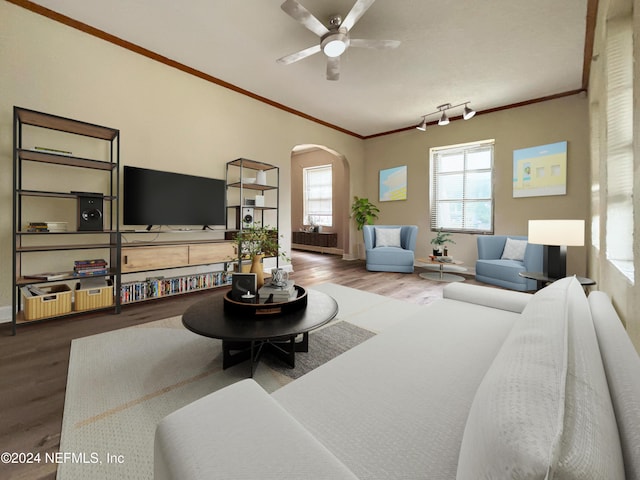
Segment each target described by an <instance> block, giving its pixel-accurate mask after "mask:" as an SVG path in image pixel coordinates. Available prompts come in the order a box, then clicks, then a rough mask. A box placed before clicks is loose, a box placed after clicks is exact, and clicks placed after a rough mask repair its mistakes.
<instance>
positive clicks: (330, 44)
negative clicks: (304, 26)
mask: <svg viewBox="0 0 640 480" xmlns="http://www.w3.org/2000/svg"><path fill="white" fill-rule="evenodd" d="M320 45H321V47H322V51H323V52H324V54H325V55H326V56H327V57H332V58H333V57H339V56H340V55H342V54H343V53H344V51H345V50H346V49H347V47H348V46H349V37H347V35H346V34H345V33H342V32H332V33H330V34H328V35H327V36H325V37H324V38H323V39H322V43H321V44H320Z"/></svg>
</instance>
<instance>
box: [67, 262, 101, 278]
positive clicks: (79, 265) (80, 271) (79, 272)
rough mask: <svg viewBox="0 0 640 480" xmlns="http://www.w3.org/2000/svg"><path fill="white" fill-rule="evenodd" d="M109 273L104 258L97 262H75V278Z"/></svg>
mask: <svg viewBox="0 0 640 480" xmlns="http://www.w3.org/2000/svg"><path fill="white" fill-rule="evenodd" d="M108 272H109V269H108V268H107V261H106V260H104V259H102V258H98V259H95V260H76V261H75V262H73V275H74V276H75V277H89V276H91V275H106V274H107V273H108Z"/></svg>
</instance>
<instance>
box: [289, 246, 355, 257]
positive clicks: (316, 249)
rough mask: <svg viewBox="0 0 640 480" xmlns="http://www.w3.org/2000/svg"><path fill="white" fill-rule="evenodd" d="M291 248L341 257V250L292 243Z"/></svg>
mask: <svg viewBox="0 0 640 480" xmlns="http://www.w3.org/2000/svg"><path fill="white" fill-rule="evenodd" d="M291 248H292V249H293V250H305V251H307V252H318V253H328V254H331V255H342V254H343V250H342V249H341V248H336V247H319V246H317V245H302V244H299V243H292V244H291Z"/></svg>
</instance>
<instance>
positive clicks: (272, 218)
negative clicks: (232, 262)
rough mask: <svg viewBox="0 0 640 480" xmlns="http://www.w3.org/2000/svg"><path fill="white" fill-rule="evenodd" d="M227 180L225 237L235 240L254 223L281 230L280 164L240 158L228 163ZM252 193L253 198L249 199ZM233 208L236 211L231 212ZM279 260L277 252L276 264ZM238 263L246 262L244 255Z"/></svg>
mask: <svg viewBox="0 0 640 480" xmlns="http://www.w3.org/2000/svg"><path fill="white" fill-rule="evenodd" d="M225 180H226V185H227V228H228V229H229V230H227V233H226V235H225V238H227V239H234V238H235V236H236V234H237V232H239V231H242V230H244V229H245V228H247V227H249V226H252V225H254V224H258V225H261V226H263V227H273V228H275V230H276V231H277V232H279V231H280V228H279V227H280V225H279V212H278V210H279V208H280V168H279V167H277V166H276V165H272V164H270V163H265V162H259V161H256V160H250V159H248V158H236V159H235V160H231V161H230V162H227V168H226V175H225ZM250 196H253V198H249V197H250ZM258 199H260V202H259V201H258ZM229 211H231V212H232V214H231V215H229V213H228V212H229ZM271 222H272V223H271ZM278 262H279V258H278V256H277V255H276V265H278ZM238 263H239V264H241V263H242V259H241V258H238Z"/></svg>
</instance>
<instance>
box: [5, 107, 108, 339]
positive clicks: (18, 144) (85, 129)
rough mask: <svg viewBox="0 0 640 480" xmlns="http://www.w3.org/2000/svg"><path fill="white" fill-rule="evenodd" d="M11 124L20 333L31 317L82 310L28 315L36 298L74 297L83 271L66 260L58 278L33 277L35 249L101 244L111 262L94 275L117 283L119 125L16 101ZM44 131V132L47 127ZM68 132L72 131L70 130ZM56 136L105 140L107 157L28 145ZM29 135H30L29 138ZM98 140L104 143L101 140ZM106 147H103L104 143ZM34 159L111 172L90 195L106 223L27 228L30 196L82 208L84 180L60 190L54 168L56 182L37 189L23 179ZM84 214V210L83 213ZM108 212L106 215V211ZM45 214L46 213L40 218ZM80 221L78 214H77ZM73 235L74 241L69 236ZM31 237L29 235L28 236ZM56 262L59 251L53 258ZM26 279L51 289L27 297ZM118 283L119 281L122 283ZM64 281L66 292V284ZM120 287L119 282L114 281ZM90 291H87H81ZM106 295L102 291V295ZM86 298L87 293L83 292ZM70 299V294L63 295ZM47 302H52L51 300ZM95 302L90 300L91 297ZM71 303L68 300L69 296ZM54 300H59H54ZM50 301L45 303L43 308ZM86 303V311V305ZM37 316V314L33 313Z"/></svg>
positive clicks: (14, 315)
mask: <svg viewBox="0 0 640 480" xmlns="http://www.w3.org/2000/svg"><path fill="white" fill-rule="evenodd" d="M13 120H14V122H13V124H14V148H13V160H14V169H13V171H14V174H13V190H14V197H13V198H14V200H13V253H14V255H13V306H12V333H13V334H14V335H15V334H16V326H17V325H18V324H20V323H22V322H32V321H39V320H46V319H48V318H52V317H59V316H67V315H74V314H76V313H80V311H74V310H73V309H72V308H71V307H64V308H62V309H56V308H53V309H51V311H53V312H54V313H53V314H51V315H49V314H46V313H45V314H42V315H35V318H33V319H29V318H27V317H28V315H25V310H26V308H25V307H26V306H27V303H29V306H30V307H31V308H32V309H33V305H35V304H36V303H38V305H42V308H43V309H44V310H47V311H48V310H50V308H49V307H50V306H51V305H54V304H55V303H57V302H61V301H62V299H61V298H58V297H59V296H60V297H62V296H66V295H67V293H68V294H69V298H70V297H71V293H70V291H71V287H73V286H74V285H73V284H72V285H71V287H69V286H68V285H66V284H68V283H75V282H77V281H78V280H79V278H80V277H77V276H74V274H73V272H72V271H68V270H69V268H70V266H69V265H65V266H66V267H67V268H66V269H65V268H59V271H58V272H57V273H58V275H56V278H55V280H53V279H51V280H47V279H44V278H35V277H34V276H35V275H37V274H38V272H37V271H29V270H33V269H34V268H36V269H37V268H38V267H34V266H33V262H31V264H30V266H27V264H28V262H27V257H28V256H29V255H31V254H35V253H38V254H46V253H47V252H52V253H54V252H64V251H76V250H78V251H82V250H98V251H101V252H103V256H105V257H106V259H107V260H108V262H109V267H108V269H107V271H106V273H104V274H99V275H96V277H107V279H108V282H109V283H110V284H111V286H110V289H113V284H114V283H116V284H119V276H118V272H119V270H120V236H119V223H120V222H119V217H118V215H119V183H120V182H119V164H120V131H119V130H118V129H115V128H110V127H105V126H101V125H95V124H91V123H87V122H83V121H79V120H73V119H70V118H65V117H60V116H57V115H51V114H48V113H43V112H37V111H34V110H29V109H26V108H21V107H17V106H16V107H14V109H13ZM45 131H46V132H45ZM69 134H70V135H69ZM56 135H57V136H58V139H57V140H56V143H60V142H69V143H70V144H69V148H70V149H71V148H74V149H75V147H74V144H75V142H76V141H80V142H83V143H86V142H87V138H88V139H90V140H88V142H89V143H91V142H94V141H95V142H106V148H104V151H105V152H106V154H105V156H106V159H105V160H99V159H92V158H85V157H84V156H74V155H72V154H70V153H62V152H61V151H59V150H52V149H47V148H46V147H44V148H43V147H40V148H37V147H34V146H32V147H30V148H27V145H29V144H32V141H33V139H37V141H40V142H47V141H48V139H50V138H53V137H55V136H56ZM79 137H83V139H82V140H76V139H78V138H79ZM28 138H31V141H29V140H28ZM100 145H104V143H101V144H100ZM101 148H102V147H101ZM31 163H42V164H48V165H51V166H54V168H60V167H61V168H65V167H71V168H73V169H81V170H87V174H89V171H94V172H95V174H96V175H107V177H108V178H102V179H101V181H100V182H99V183H100V184H102V185H104V188H103V191H102V192H99V193H96V192H92V193H91V195H93V196H95V198H99V199H100V202H101V205H102V210H100V217H101V218H102V228H100V229H97V228H96V229H93V230H90V231H83V230H81V229H78V228H77V226H76V229H75V230H68V231H37V232H34V231H28V230H27V229H26V227H25V222H26V221H27V220H33V219H32V218H25V208H26V205H25V202H26V201H27V199H28V198H38V197H41V198H57V199H62V200H63V201H65V199H66V200H69V206H68V207H67V208H65V210H66V211H67V212H68V211H73V210H79V209H78V208H77V206H76V205H74V204H73V203H72V202H78V198H79V197H80V196H82V194H83V192H81V191H80V190H81V189H82V187H83V185H82V182H80V185H78V191H74V190H71V191H61V190H56V189H55V187H56V185H57V184H58V183H59V182H57V181H56V180H58V177H57V176H56V175H55V174H53V173H52V174H51V178H50V180H48V183H49V185H50V186H51V187H53V188H46V189H34V188H27V187H26V185H25V184H27V183H29V181H30V180H32V178H30V176H31V177H32V176H33V171H31V172H28V171H26V170H27V169H26V168H25V166H26V165H28V164H31ZM57 172H58V175H64V173H65V171H64V170H58V171H57ZM107 210H108V215H106V214H104V212H105V211H107ZM79 215H80V213H79ZM103 215H104V216H103ZM42 220H44V219H42ZM78 221H79V220H78ZM96 237H99V238H100V239H99V240H96ZM71 238H73V239H74V241H67V240H69V239H71ZM27 240H28V241H27ZM52 261H53V263H54V264H55V257H54V258H53V259H52ZM61 282H62V283H63V284H65V282H66V284H65V285H66V287H65V285H62V286H60V288H54V287H58V286H56V285H51V287H49V285H50V284H52V283H61ZM26 285H35V286H36V287H39V288H41V289H43V290H44V291H47V289H49V290H51V293H50V295H47V296H43V297H42V298H38V297H30V298H26V297H25V298H23V297H22V295H23V291H22V289H23V287H25V286H26ZM118 286H119V285H118ZM62 287H65V288H66V290H69V291H68V292H67V291H66V290H65V289H64V288H62ZM116 288H118V287H116ZM81 293H86V292H81ZM103 297H104V296H103ZM111 297H112V298H111V299H112V300H113V301H107V302H104V306H98V307H97V308H96V309H103V308H108V309H114V311H116V312H117V311H118V310H119V307H120V302H119V301H118V299H117V298H116V297H114V296H113V295H111ZM83 298H84V297H83ZM64 301H65V302H66V301H67V299H66V298H65V299H64ZM46 302H49V304H47V303H46ZM89 303H91V302H89ZM69 304H70V302H69ZM54 306H55V305H54ZM45 307H46V308H45ZM82 308H83V312H84V311H86V308H84V306H83V307H82ZM32 316H33V315H32Z"/></svg>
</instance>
